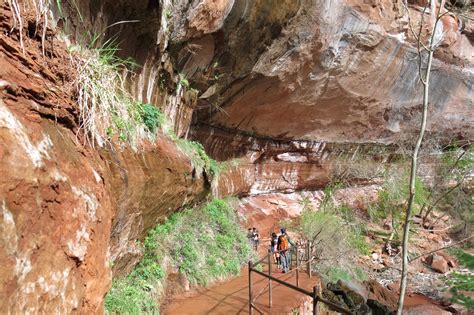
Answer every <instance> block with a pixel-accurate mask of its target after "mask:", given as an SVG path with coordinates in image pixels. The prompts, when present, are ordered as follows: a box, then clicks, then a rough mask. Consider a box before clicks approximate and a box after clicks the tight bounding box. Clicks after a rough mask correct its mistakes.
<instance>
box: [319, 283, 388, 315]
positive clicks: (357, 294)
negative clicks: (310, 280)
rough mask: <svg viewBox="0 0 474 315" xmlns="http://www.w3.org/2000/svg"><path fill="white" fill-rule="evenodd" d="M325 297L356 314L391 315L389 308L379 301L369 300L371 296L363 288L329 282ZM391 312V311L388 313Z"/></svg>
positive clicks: (324, 290)
mask: <svg viewBox="0 0 474 315" xmlns="http://www.w3.org/2000/svg"><path fill="white" fill-rule="evenodd" d="M322 294H323V297H325V298H326V299H328V300H329V301H331V302H334V303H336V304H338V305H340V306H342V307H345V308H347V309H350V310H351V311H352V312H353V313H354V314H370V313H371V312H375V313H373V314H389V313H384V312H385V311H386V310H389V309H388V307H387V306H385V305H383V304H382V303H380V302H379V301H375V300H373V299H367V296H368V295H369V294H370V293H369V292H367V291H366V290H365V289H364V288H363V287H362V286H360V285H357V284H354V283H350V282H346V281H342V280H339V281H338V282H337V283H331V282H329V283H328V284H327V285H326V288H325V289H323V293H322ZM388 312H389V311H388Z"/></svg>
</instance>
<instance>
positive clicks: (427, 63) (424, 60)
mask: <svg viewBox="0 0 474 315" xmlns="http://www.w3.org/2000/svg"><path fill="white" fill-rule="evenodd" d="M404 6H405V10H406V11H407V13H408V22H409V28H410V31H411V33H412V35H413V37H414V38H415V40H416V43H417V49H418V75H419V79H420V82H421V84H422V86H423V109H422V118H421V124H420V129H419V133H418V137H417V140H416V143H415V147H414V149H413V153H412V156H411V168H410V180H409V196H408V206H407V211H406V216H405V225H404V228H403V241H402V259H403V262H402V277H401V284H400V296H399V299H398V308H397V315H401V314H402V310H403V304H404V299H405V292H406V287H407V282H408V262H409V261H408V243H409V234H410V220H411V216H412V212H413V207H414V201H415V194H416V191H415V180H416V173H417V168H418V155H419V152H420V148H421V144H422V142H423V137H424V134H425V129H426V119H427V115H428V105H429V88H430V73H431V67H432V63H433V55H434V52H435V50H436V48H437V47H438V46H439V44H440V41H441V40H442V36H438V35H439V32H438V30H439V29H438V26H439V23H440V21H441V19H442V18H443V17H444V16H446V15H447V14H451V11H449V10H447V9H446V8H445V1H444V0H436V1H435V0H428V1H427V3H426V5H425V6H424V8H423V10H422V12H421V19H420V22H419V26H414V25H413V23H412V20H411V17H410V11H409V10H408V4H407V3H406V0H405V2H404ZM426 15H429V16H430V18H431V19H430V21H428V23H426V25H425V16H426ZM427 25H428V27H426V26H427ZM415 28H416V30H415ZM426 31H427V32H428V34H427V35H425V32H426Z"/></svg>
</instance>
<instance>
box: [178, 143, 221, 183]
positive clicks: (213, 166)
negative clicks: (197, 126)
mask: <svg viewBox="0 0 474 315" xmlns="http://www.w3.org/2000/svg"><path fill="white" fill-rule="evenodd" d="M174 137H175V138H174V140H175V141H176V142H177V144H178V146H179V147H180V148H181V150H182V151H183V152H184V153H185V154H186V155H187V156H189V158H190V159H191V161H192V162H193V164H194V165H195V166H197V167H200V168H202V169H206V170H207V171H208V174H209V175H210V176H211V177H214V176H217V175H218V174H219V172H220V166H219V163H218V162H217V161H216V160H214V159H211V158H210V157H209V156H208V155H207V153H206V151H205V150H204V147H203V145H202V144H201V143H199V142H197V141H192V140H187V139H179V138H177V137H176V136H174ZM172 139H173V137H172Z"/></svg>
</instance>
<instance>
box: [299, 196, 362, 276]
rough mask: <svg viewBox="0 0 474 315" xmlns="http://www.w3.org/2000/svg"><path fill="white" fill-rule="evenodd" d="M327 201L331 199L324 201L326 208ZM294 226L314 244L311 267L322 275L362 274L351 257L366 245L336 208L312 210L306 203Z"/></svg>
mask: <svg viewBox="0 0 474 315" xmlns="http://www.w3.org/2000/svg"><path fill="white" fill-rule="evenodd" d="M330 204H332V202H330V201H328V205H327V208H328V209H330V208H333V207H332V206H330ZM355 226H357V225H355ZM295 229H297V230H298V231H299V232H300V233H301V234H302V236H303V238H304V239H308V240H310V241H311V242H312V243H313V244H316V246H315V248H313V256H314V257H316V262H315V264H314V267H315V268H316V270H317V271H318V272H320V273H321V275H322V276H323V277H324V278H326V279H329V280H330V281H333V280H337V279H345V280H348V279H349V278H351V279H361V278H364V276H363V274H364V273H363V270H362V269H359V268H354V265H355V263H356V262H355V260H354V257H355V254H356V251H359V252H361V253H363V254H366V253H368V252H369V245H368V244H367V242H366V241H365V238H364V236H363V235H362V233H361V232H362V231H358V232H357V231H356V230H355V229H354V227H353V225H352V224H348V223H347V222H345V220H344V219H342V218H341V217H339V216H338V215H337V214H336V212H333V211H332V210H331V211H326V212H323V211H314V209H312V208H311V207H310V206H308V207H307V208H306V209H304V210H303V212H302V213H301V216H300V218H299V223H298V224H297V225H296V226H295ZM334 266H337V268H335V267H334Z"/></svg>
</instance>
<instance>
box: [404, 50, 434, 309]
mask: <svg viewBox="0 0 474 315" xmlns="http://www.w3.org/2000/svg"><path fill="white" fill-rule="evenodd" d="M432 62H433V50H430V52H429V54H428V62H427V69H426V76H425V78H424V81H423V80H422V82H423V86H424V89H423V113H422V119H421V126H420V131H419V134H418V139H417V140H416V144H415V149H414V150H413V155H412V158H411V169H410V188H409V189H410V191H409V197H408V208H407V213H406V216H405V226H404V228H403V243H402V259H403V263H402V279H401V283H400V296H399V298H398V308H397V315H402V310H403V303H404V300H405V291H406V287H407V281H408V238H409V234H410V220H411V214H412V212H413V205H414V201H415V181H416V171H417V169H418V163H417V162H418V153H419V151H420V147H421V143H422V141H423V136H424V134H425V129H426V117H427V115H428V97H429V87H430V72H431V64H432Z"/></svg>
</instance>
